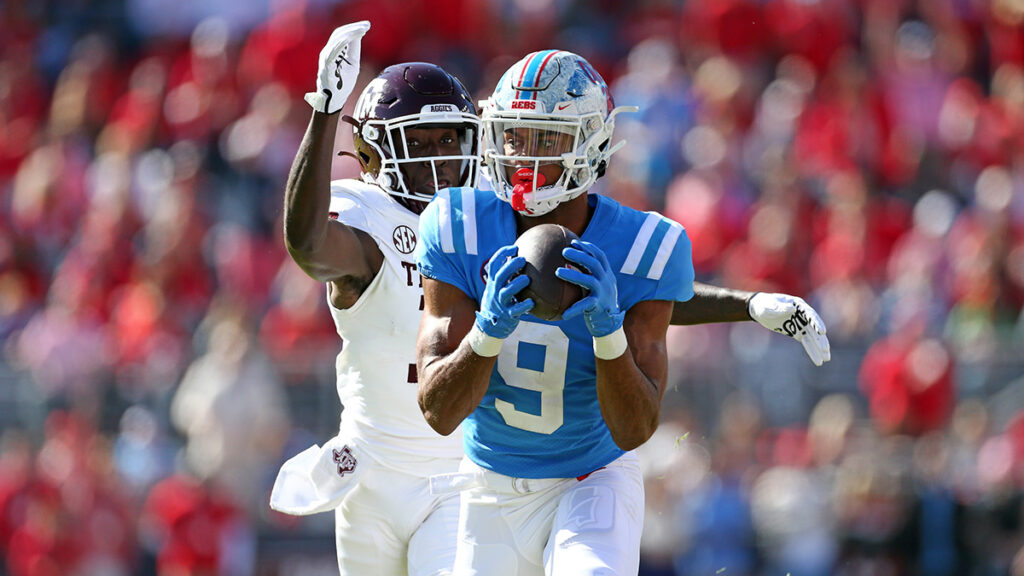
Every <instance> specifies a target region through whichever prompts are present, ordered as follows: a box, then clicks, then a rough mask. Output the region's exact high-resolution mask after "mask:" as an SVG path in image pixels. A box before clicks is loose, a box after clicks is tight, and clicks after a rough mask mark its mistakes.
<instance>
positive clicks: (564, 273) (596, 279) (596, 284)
mask: <svg viewBox="0 0 1024 576" xmlns="http://www.w3.org/2000/svg"><path fill="white" fill-rule="evenodd" d="M562 256H565V259H566V260H568V261H569V262H572V263H573V264H578V265H580V266H582V267H583V268H584V269H585V270H587V271H589V272H590V274H585V273H584V272H583V271H581V270H576V269H574V268H559V269H558V270H556V271H555V276H558V277H559V278H561V279H562V280H565V281H566V282H572V283H573V284H579V285H580V286H582V287H583V288H585V289H587V290H589V291H590V293H589V294H588V295H587V296H585V297H583V298H581V299H580V300H579V301H578V302H576V303H575V304H573V305H572V306H570V307H569V309H568V310H566V311H565V312H563V313H562V319H563V320H568V319H571V318H575V317H576V316H579V315H580V314H583V319H584V320H585V321H586V322H587V329H588V330H590V335H591V336H593V337H595V338H600V337H601V336H607V335H609V334H611V333H612V332H615V331H616V330H618V329H619V328H621V327H622V319H623V318H624V317H625V316H626V313H625V312H622V311H620V310H619V289H618V287H617V284H616V280H615V273H614V272H612V267H611V266H610V265H609V264H608V258H607V257H606V256H605V255H604V251H602V250H601V249H600V248H598V247H597V246H595V245H594V244H591V243H590V242H584V241H583V240H573V241H572V246H570V247H569V248H566V249H565V250H562Z"/></svg>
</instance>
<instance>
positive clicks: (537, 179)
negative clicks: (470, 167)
mask: <svg viewBox="0 0 1024 576" xmlns="http://www.w3.org/2000/svg"><path fill="white" fill-rule="evenodd" d="M483 135H484V150H485V152H484V156H485V160H486V162H487V167H488V169H489V170H490V171H491V177H492V180H493V184H494V189H495V191H496V192H498V195H499V196H501V197H502V199H504V200H506V201H507V202H509V203H511V204H512V205H513V207H515V208H516V209H517V210H518V211H520V212H523V213H524V214H527V215H530V216H540V215H542V214H546V213H548V212H550V211H551V210H553V209H554V208H555V207H556V206H557V205H558V204H560V203H562V202H565V201H567V200H571V199H573V198H575V197H577V196H579V195H580V194H583V193H584V192H586V191H587V190H588V189H589V188H590V187H591V186H592V185H593V184H594V182H595V181H596V180H597V177H598V172H597V170H595V169H594V167H593V166H594V160H595V159H597V158H598V157H600V156H601V150H600V148H601V146H602V145H603V144H606V143H607V141H608V137H609V134H606V131H605V130H604V120H603V118H601V116H600V114H596V113H595V114H588V115H586V116H583V117H579V116H568V117H559V116H553V115H529V116H527V115H524V114H522V113H519V112H514V113H504V112H495V113H493V114H488V115H487V116H486V117H485V119H484V121H483ZM551 165H557V166H558V167H559V169H560V174H558V175H557V176H556V177H555V178H554V179H549V178H547V177H545V176H543V174H545V173H551V172H552V170H550V169H548V168H545V166H551ZM524 168H525V169H526V170H527V171H528V172H523V169H524ZM526 175H529V176H532V181H531V182H529V183H528V184H527V186H525V188H524V186H521V184H524V181H523V177H524V176H526ZM517 186H518V189H517ZM524 190H525V194H524V193H523V192H524Z"/></svg>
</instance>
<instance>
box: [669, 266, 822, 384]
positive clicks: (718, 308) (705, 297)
mask: <svg viewBox="0 0 1024 576" xmlns="http://www.w3.org/2000/svg"><path fill="white" fill-rule="evenodd" d="M747 320H754V321H756V322H757V323H758V324H760V325H761V326H764V327H765V328H767V329H769V330H772V331H773V332H778V333H779V334H785V335H786V336H789V337H791V338H793V339H795V340H797V341H798V342H800V343H801V344H802V345H803V347H804V351H805V352H807V356H808V357H810V359H811V362H814V364H815V366H821V365H822V364H824V363H825V362H828V361H829V360H830V359H831V358H832V353H831V350H830V347H829V342H828V336H826V330H825V322H824V321H823V320H822V319H821V316H819V315H818V313H817V312H816V311H815V310H814V308H811V306H810V305H809V304H808V303H807V302H805V301H804V299H803V298H799V297H796V296H790V295H788V294H775V293H767V292H746V291H743V290H732V289H730V288H719V287H717V286H711V285H709V284H702V283H700V282H694V283H693V298H691V299H690V300H688V301H686V302H676V303H675V306H674V307H673V309H672V324H673V325H682V326H692V325H694V324H707V323H710V322H744V321H747Z"/></svg>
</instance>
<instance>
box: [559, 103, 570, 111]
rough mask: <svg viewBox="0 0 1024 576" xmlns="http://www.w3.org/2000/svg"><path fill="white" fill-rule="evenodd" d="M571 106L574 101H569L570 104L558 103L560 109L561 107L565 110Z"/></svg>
mask: <svg viewBox="0 0 1024 576" xmlns="http://www.w3.org/2000/svg"><path fill="white" fill-rule="evenodd" d="M569 106H572V102H570V103H568V104H559V105H558V109H559V110H565V109H566V108H568V107H569Z"/></svg>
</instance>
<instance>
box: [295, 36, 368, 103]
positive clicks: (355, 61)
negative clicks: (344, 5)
mask: <svg viewBox="0 0 1024 576" xmlns="http://www.w3.org/2000/svg"><path fill="white" fill-rule="evenodd" d="M369 29H370V23H369V22H368V21H366V20H363V21H360V22H354V23H352V24H346V25H344V26H340V27H338V28H335V30H334V32H333V33H331V37H330V39H328V40H327V44H325V45H324V47H323V49H322V50H320V70H319V72H317V75H316V92H307V93H306V102H309V105H310V106H312V107H313V110H316V111H317V112H324V113H326V114H334V113H335V112H337V111H338V110H341V109H342V107H343V106H345V101H346V100H348V97H349V95H350V94H352V89H353V88H355V84H356V78H357V77H358V76H359V41H360V40H361V39H362V37H363V34H366V31H367V30H369Z"/></svg>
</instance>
